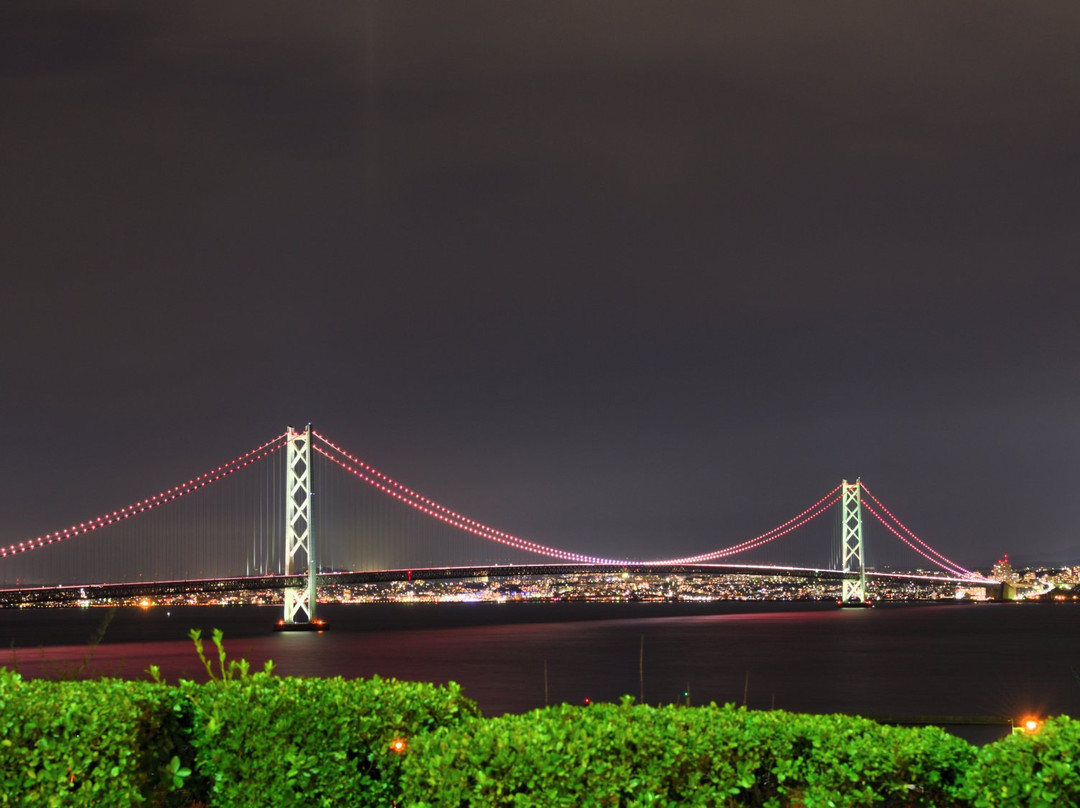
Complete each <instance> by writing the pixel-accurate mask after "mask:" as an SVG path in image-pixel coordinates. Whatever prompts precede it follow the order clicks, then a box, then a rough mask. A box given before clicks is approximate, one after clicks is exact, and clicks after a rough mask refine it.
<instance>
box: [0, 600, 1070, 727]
mask: <svg viewBox="0 0 1080 808" xmlns="http://www.w3.org/2000/svg"><path fill="white" fill-rule="evenodd" d="M754 610H757V611H754ZM105 614H106V612H105V610H101V609H90V610H7V611H3V612H0V636H2V638H3V640H4V643H5V645H7V646H9V650H8V651H7V653H6V658H2V657H0V664H4V665H7V666H8V667H12V663H13V662H15V664H16V665H17V667H18V669H19V670H20V672H21V673H23V674H24V675H27V676H50V677H72V676H84V675H112V676H123V677H128V678H145V676H146V674H145V671H146V669H147V667H148V666H149V665H150V664H151V663H153V664H156V665H158V666H160V668H161V669H162V671H163V672H164V674H165V675H166V677H167V678H168V679H169V680H170V681H174V680H176V679H177V678H181V677H183V678H192V679H196V680H201V679H204V678H205V672H204V671H203V670H202V668H201V665H200V663H199V661H198V659H197V658H196V655H195V653H194V650H193V648H192V644H191V641H190V640H188V639H186V634H187V632H188V630H189V629H190V628H192V627H200V628H202V629H203V635H204V638H206V640H207V646H208V648H209V649H210V650H211V651H212V646H211V645H210V643H209V637H210V632H211V629H212V628H213V627H220V628H222V629H223V630H224V632H225V643H226V648H227V650H228V652H229V656H230V658H240V657H244V658H246V659H247V660H248V661H249V662H251V663H252V666H253V668H256V669H258V668H261V667H262V665H263V663H264V662H266V660H268V659H272V660H273V661H274V663H275V669H276V671H277V672H278V673H280V674H282V675H305V676H336V675H341V676H346V677H357V676H371V675H373V674H378V675H380V676H389V677H395V678H399V679H415V680H425V681H434V682H446V681H451V680H453V681H456V682H459V683H460V684H462V686H463V687H464V689H465V692H466V695H468V696H470V697H471V698H473V699H475V700H476V701H477V702H478V703H479V704H480V707H481V709H482V710H483V711H484V712H485V713H486V714H498V713H502V712H522V711H525V710H529V709H532V708H534V707H539V706H543V704H544V670H545V665H546V668H547V681H548V696H549V700H550V701H551V702H552V703H557V702H563V701H565V702H569V703H580V702H581V701H583V700H584V699H585V698H589V699H591V700H593V701H614V700H617V699H618V698H619V697H620V696H622V695H624V694H630V695H634V696H635V697H636V696H638V695H639V691H640V690H641V686H642V682H641V679H639V659H640V657H639V655H640V653H641V648H642V642H644V693H645V700H646V701H647V702H649V703H671V702H677V701H680V700H682V698H683V693H684V692H685V691H686V689H687V687H688V686H689V691H690V698H691V701H692V702H693V703H696V704H702V703H708V702H710V701H715V702H718V703H723V702H734V703H742V702H743V698H744V694H745V696H746V703H747V705H748V706H749V707H751V708H756V709H767V708H769V707H771V706H775V707H778V708H782V709H787V710H793V711H799V712H847V713H861V714H872V715H885V714H889V715H935V716H943V715H952V716H958V715H962V716H976V715H978V716H987V715H1001V716H1012V717H1018V716H1020V715H1024V714H1026V713H1029V712H1033V713H1037V714H1041V715H1046V714H1058V713H1069V714H1072V715H1080V678H1078V673H1077V672H1078V671H1080V609H1077V608H1074V607H1070V606H1068V605H1061V606H1058V605H1023V606H1020V605H1013V604H993V605H980V606H955V605H945V606H897V607H880V608H877V609H874V610H840V609H835V608H833V607H827V606H821V605H817V604H802V605H800V604H750V605H747V604H722V605H699V604H695V605H693V606H684V605H682V604H580V603H573V604H566V603H558V604H505V605H489V604H453V605H439V606H433V605H420V604H413V605H409V606H400V605H380V606H333V605H330V606H325V607H320V616H321V617H324V618H326V619H328V620H329V621H330V622H331V624H332V625H333V629H332V630H331V631H328V632H326V633H325V634H322V635H319V634H279V633H274V632H271V631H270V630H269V627H270V625H271V624H272V623H273V621H274V620H276V618H277V616H278V610H277V609H275V608H270V607H233V608H171V609H168V610H166V609H165V608H154V609H150V610H139V609H124V610H119V611H118V612H117V613H116V615H115V617H114V619H113V620H112V622H111V623H110V625H109V626H108V628H107V629H106V632H105V638H104V641H103V642H102V643H101V644H100V645H97V646H96V647H93V648H91V647H90V646H88V645H87V644H86V638H88V637H90V636H91V635H92V634H93V633H94V630H95V628H96V626H98V624H99V623H100V622H101V620H102V618H103V617H104V615H105ZM12 644H14V646H15V647H14V648H11V647H10V646H11V645H12ZM211 657H213V653H211ZM983 732H990V733H991V734H993V733H998V734H1000V732H1001V730H999V729H991V730H983ZM964 734H965V735H967V736H968V737H973V739H980V738H978V737H977V736H978V735H979V733H978V732H967V733H964Z"/></svg>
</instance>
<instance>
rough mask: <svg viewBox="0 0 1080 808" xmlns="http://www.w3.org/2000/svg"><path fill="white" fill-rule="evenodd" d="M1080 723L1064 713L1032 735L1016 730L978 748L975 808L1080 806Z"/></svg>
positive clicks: (970, 792)
mask: <svg viewBox="0 0 1080 808" xmlns="http://www.w3.org/2000/svg"><path fill="white" fill-rule="evenodd" d="M1078 754H1080V721H1074V720H1073V719H1071V718H1068V717H1065V716H1061V717H1059V718H1053V719H1051V720H1049V721H1047V722H1046V723H1045V724H1044V725H1043V726H1042V727H1041V728H1040V729H1039V731H1038V732H1036V733H1033V734H1030V735H1029V734H1027V733H1016V734H1013V735H1010V736H1009V737H1008V738H1003V739H1002V740H1000V741H998V742H997V743H992V744H989V745H987V746H984V747H983V748H982V749H980V750H979V754H978V759H977V760H976V762H975V765H974V766H973V767H972V768H971V770H970V771H969V772H968V777H967V790H966V796H967V798H968V800H969V804H970V805H973V806H976V808H994V807H995V806H999V805H1026V806H1039V808H1059V806H1066V805H1080V765H1078V763H1077V761H1076V757H1077V755H1078Z"/></svg>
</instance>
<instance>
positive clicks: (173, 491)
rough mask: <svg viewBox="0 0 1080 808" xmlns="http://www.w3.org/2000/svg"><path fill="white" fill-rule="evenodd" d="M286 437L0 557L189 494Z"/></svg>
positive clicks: (11, 548) (275, 446) (248, 462)
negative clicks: (183, 481) (139, 500)
mask: <svg viewBox="0 0 1080 808" xmlns="http://www.w3.org/2000/svg"><path fill="white" fill-rule="evenodd" d="M284 438H285V433H282V434H280V435H278V436H277V437H276V438H274V439H273V440H269V441H267V442H266V443H264V444H263V445H262V446H258V447H256V448H254V449H252V450H250V451H248V452H245V453H244V454H242V455H240V456H239V457H236V458H234V459H232V460H230V461H229V462H228V463H223V464H221V465H220V466H218V467H217V468H216V469H213V470H212V471H208V472H206V473H205V474H200V475H199V476H198V477H195V478H193V479H191V480H188V481H187V482H186V483H180V484H179V485H174V486H173V487H172V488H166V489H165V490H164V491H161V492H159V493H157V494H154V495H153V496H152V497H147V498H146V499H144V500H142V501H141V502H136V503H134V504H132V505H128V506H126V507H124V508H120V509H119V510H116V511H113V512H112V513H107V514H104V515H103V516H99V517H97V518H96V519H90V520H88V521H86V522H80V523H79V524H77V525H72V526H71V527H68V528H64V529H63V530H58V531H55V532H54V533H46V534H44V535H43V536H38V537H37V538H35V539H28V540H27V541H21V542H19V543H18V544H10V545H8V546H7V547H0V558H4V557H6V556H8V555H12V554H14V553H25V552H26V551H27V550H35V549H37V548H39V547H44V546H45V545H46V544H52V543H53V542H54V541H55V542H60V541H64V540H65V539H70V538H73V537H75V536H81V535H83V534H84V533H92V532H93V531H95V530H97V529H98V528H102V527H105V526H107V525H111V524H113V523H114V522H119V521H120V520H121V519H128V518H130V517H131V516H133V515H135V514H136V513H143V512H145V511H148V510H151V509H153V508H157V507H158V506H160V505H164V504H165V503H166V502H172V501H173V500H174V499H176V498H177V497H182V496H184V495H185V494H190V493H191V492H193V491H197V490H199V489H200V488H204V487H205V486H207V485H209V484H210V483H213V482H217V481H218V480H220V479H221V478H223V477H228V476H229V475H230V474H232V473H234V472H235V471H237V470H238V469H242V468H244V467H245V466H249V465H251V464H252V463H254V462H255V461H257V460H261V459H262V458H264V457H266V456H267V455H270V454H272V453H273V452H276V451H277V450H278V449H280V448H282V446H284V445H285V444H284V443H282V441H283V440H284Z"/></svg>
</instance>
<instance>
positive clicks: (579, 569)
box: [0, 564, 1001, 607]
mask: <svg viewBox="0 0 1080 808" xmlns="http://www.w3.org/2000/svg"><path fill="white" fill-rule="evenodd" d="M624 573H625V574H629V575H658V576H662V575H679V576H684V577H706V576H722V575H763V576H784V577H787V578H804V579H808V580H815V581H841V580H844V579H847V580H854V579H857V578H858V577H859V573H858V572H857V571H852V572H844V571H843V570H830V569H811V568H806V567H783V566H772V565H755V564H507V565H498V564H496V565H487V566H479V567H434V568H428V569H401V570H372V571H368V572H326V573H320V574H319V578H318V583H319V586H332V585H334V584H339V585H347V584H373V583H391V582H394V581H447V580H467V579H472V578H520V577H525V576H547V577H551V576H560V575H587V574H593V575H595V574H609V575H622V574H624ZM866 577H867V580H876V581H883V582H895V583H956V584H963V585H965V586H979V587H983V588H984V589H986V590H987V594H988V595H991V596H993V597H1000V595H1001V582H1000V581H995V580H992V579H990V578H956V577H950V576H945V575H920V574H914V573H900V572H871V571H869V570H867V572H866ZM306 582H307V574H306V573H298V574H295V575H265V576H252V577H242V578H204V579H196V580H187V581H138V582H130V583H119V584H82V585H72V586H50V587H22V588H19V589H2V590H0V607H6V606H17V605H20V604H39V603H57V604H62V603H75V602H77V601H80V600H119V599H129V598H141V597H156V596H166V595H194V594H203V595H206V594H209V595H216V594H224V593H228V592H243V591H251V590H262V589H284V588H285V587H286V586H298V587H303V586H304V585H305V584H306Z"/></svg>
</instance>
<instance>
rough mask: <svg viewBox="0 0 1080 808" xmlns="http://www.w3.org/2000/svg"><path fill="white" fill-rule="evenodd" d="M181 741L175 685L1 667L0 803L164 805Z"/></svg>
mask: <svg viewBox="0 0 1080 808" xmlns="http://www.w3.org/2000/svg"><path fill="white" fill-rule="evenodd" d="M182 744H183V739H182V733H181V728H180V709H179V697H178V694H177V693H176V691H174V690H171V689H169V688H164V687H161V686H158V685H155V684H153V683H151V682H125V681H120V680H116V679H103V680H100V681H95V682H50V681H44V680H24V679H23V678H22V677H20V676H19V675H18V674H17V673H13V672H10V671H7V670H4V669H3V668H0V805H43V806H83V805H85V806H130V805H135V804H138V803H141V802H143V801H145V800H149V801H151V802H152V803H157V804H164V802H165V800H166V795H167V794H168V793H169V791H170V790H171V789H172V784H171V782H170V780H169V776H170V773H171V772H175V771H177V770H178V769H179V766H178V763H179V757H178V753H179V751H180V747H181V746H182Z"/></svg>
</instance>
